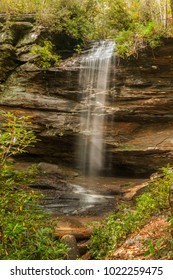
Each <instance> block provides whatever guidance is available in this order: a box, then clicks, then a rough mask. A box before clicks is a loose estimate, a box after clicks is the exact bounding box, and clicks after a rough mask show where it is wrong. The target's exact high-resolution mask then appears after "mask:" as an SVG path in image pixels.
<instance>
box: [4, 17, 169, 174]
mask: <svg viewBox="0 0 173 280" xmlns="http://www.w3.org/2000/svg"><path fill="white" fill-rule="evenodd" d="M1 22H2V25H1V29H0V50H1V52H0V82H1V85H0V113H2V112H5V111H12V112H14V113H16V114H18V115H22V114H25V115H31V116H32V119H33V129H34V130H35V131H36V133H37V135H38V137H39V138H40V139H41V142H39V143H38V144H37V145H36V147H35V148H32V149H30V154H29V156H30V159H31V160H34V161H40V160H41V161H43V160H44V161H47V162H53V163H59V162H62V163H64V164H68V165H71V166H73V167H74V166H78V165H80V162H78V158H77V157H78V153H77V152H76V151H77V149H80V145H81V143H82V141H85V137H86V136H84V135H82V133H81V131H80V112H81V111H85V110H87V109H86V108H87V104H86V100H85V98H84V97H83V95H82V92H81V89H80V88H79V83H78V79H79V62H80V57H78V58H76V57H73V58H71V59H68V60H64V61H63V62H62V65H61V67H59V68H51V69H49V70H48V71H46V72H44V71H42V70H40V69H39V68H38V67H37V66H36V65H35V64H34V57H33V55H32V54H31V53H30V49H31V47H32V45H33V44H34V43H36V42H39V41H40V40H41V39H42V38H43V37H45V36H46V32H47V31H46V30H45V29H44V28H43V27H41V26H36V25H35V23H34V22H33V21H32V20H27V21H26V20H23V21H22V22H19V21H15V22H11V23H8V25H7V23H6V22H5V21H3V19H1ZM55 38H56V43H57V41H58V37H56V36H55V35H54V40H55ZM61 39H62V38H61ZM172 77H173V40H171V39H168V40H166V41H165V42H164V43H163V45H162V46H161V47H159V48H158V49H157V50H155V51H154V52H152V51H149V50H148V51H147V52H145V53H142V54H140V55H139V57H138V59H129V60H120V59H118V58H117V59H115V60H114V62H113V63H112V72H111V78H110V81H109V84H110V90H109V93H108V94H107V96H106V106H105V108H104V113H105V125H104V139H105V140H104V142H105V146H106V165H105V171H106V172H110V173H111V174H112V173H114V174H116V173H121V174H124V175H125V174H127V173H128V174H131V175H134V174H135V175H140V174H145V173H150V172H153V171H155V170H157V168H158V167H161V166H163V165H166V164H167V163H168V162H170V163H173V79H172ZM77 163H78V164H77Z"/></svg>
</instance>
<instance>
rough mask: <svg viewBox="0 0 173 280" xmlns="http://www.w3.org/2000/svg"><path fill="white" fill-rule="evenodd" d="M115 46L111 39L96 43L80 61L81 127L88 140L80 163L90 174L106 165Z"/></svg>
mask: <svg viewBox="0 0 173 280" xmlns="http://www.w3.org/2000/svg"><path fill="white" fill-rule="evenodd" d="M114 49H115V44H114V42H112V41H109V40H107V41H101V42H95V43H93V46H92V48H91V49H90V50H89V51H88V52H87V53H86V55H84V56H83V58H82V61H81V70H80V77H79V84H80V87H81V88H82V90H83V95H84V101H83V103H84V105H85V109H84V110H83V111H82V112H81V121H80V123H81V128H80V129H81V133H83V135H84V139H85V140H84V145H83V146H82V147H81V151H80V162H81V168H82V170H83V172H84V173H88V174H89V175H91V174H92V175H93V174H94V175H96V174H97V173H98V172H99V171H101V170H102V169H103V167H104V118H105V97H106V94H107V92H108V88H109V85H108V80H109V75H110V66H111V60H112V57H113V54H114Z"/></svg>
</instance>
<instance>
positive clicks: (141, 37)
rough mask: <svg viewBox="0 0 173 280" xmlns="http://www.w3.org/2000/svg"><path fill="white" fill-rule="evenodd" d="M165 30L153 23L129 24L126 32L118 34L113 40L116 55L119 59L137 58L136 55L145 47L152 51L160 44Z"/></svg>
mask: <svg viewBox="0 0 173 280" xmlns="http://www.w3.org/2000/svg"><path fill="white" fill-rule="evenodd" d="M164 35H165V30H164V29H163V28H162V26H161V25H159V24H156V23H155V22H153V21H149V22H147V23H146V24H145V25H144V24H143V23H135V24H131V25H130V27H129V29H128V30H122V31H121V32H119V34H118V36H117V37H116V39H115V42H116V44H117V49H116V53H117V55H118V56H120V57H123V58H125V57H129V56H136V57H137V56H138V53H139V52H140V51H141V50H143V49H144V48H146V47H151V48H152V49H154V48H156V47H158V46H159V45H160V44H161V38H162V37H163V36H164Z"/></svg>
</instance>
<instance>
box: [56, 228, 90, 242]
mask: <svg viewBox="0 0 173 280" xmlns="http://www.w3.org/2000/svg"><path fill="white" fill-rule="evenodd" d="M92 232H93V230H92V229H89V228H56V229H55V236H56V237H60V238H61V237H63V236H64V235H74V236H75V238H76V240H87V239H90V237H91V235H92Z"/></svg>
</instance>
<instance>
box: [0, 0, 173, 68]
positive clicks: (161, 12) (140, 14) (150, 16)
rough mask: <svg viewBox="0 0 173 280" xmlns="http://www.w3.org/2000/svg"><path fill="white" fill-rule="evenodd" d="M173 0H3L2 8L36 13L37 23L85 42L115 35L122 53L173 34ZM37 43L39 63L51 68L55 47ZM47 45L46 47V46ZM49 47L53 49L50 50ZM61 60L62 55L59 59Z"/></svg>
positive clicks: (155, 43) (133, 51) (153, 44)
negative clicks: (40, 58)
mask: <svg viewBox="0 0 173 280" xmlns="http://www.w3.org/2000/svg"><path fill="white" fill-rule="evenodd" d="M171 3H172V2H171V1H170V2H168V3H167V5H166V4H165V1H163V0H160V1H154V0H151V1H149V0H147V1H138V0H132V1H127V0H83V1H80V0H46V1H44V0H31V1H24V0H19V1H18V0H1V1H0V12H1V13H3V12H5V13H6V14H8V15H10V16H11V15H18V14H19V15H20V14H22V13H34V14H35V18H36V20H37V23H39V24H42V25H44V26H45V27H47V29H49V30H50V31H52V32H54V33H56V34H57V33H63V34H64V33H65V34H67V35H69V36H70V37H72V38H73V39H75V40H76V41H77V43H76V44H83V43H85V42H86V41H88V40H92V39H94V40H95V39H98V40H100V39H108V38H109V39H115V40H116V43H117V53H118V55H119V56H121V57H128V56H131V55H135V56H137V54H138V52H139V51H140V50H141V49H143V48H145V47H147V46H150V47H152V48H155V47H156V46H158V45H159V44H160V38H161V37H162V36H163V35H164V36H172V33H173V28H172V20H171V18H172V15H173V12H172V5H171ZM41 47H42V48H43V49H40V46H39V47H38V46H37V49H36V53H40V57H42V58H43V59H42V60H41V61H39V62H38V64H39V65H40V64H41V66H40V67H43V69H44V68H45V69H47V68H48V65H52V63H50V62H51V61H52V62H53V61H54V62H56V58H55V57H51V55H50V53H52V50H51V48H49V47H50V46H49V47H48V46H44V45H43V46H41ZM44 48H45V50H44ZM46 49H47V50H48V49H49V54H48V51H46ZM58 62H59V59H58Z"/></svg>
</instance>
